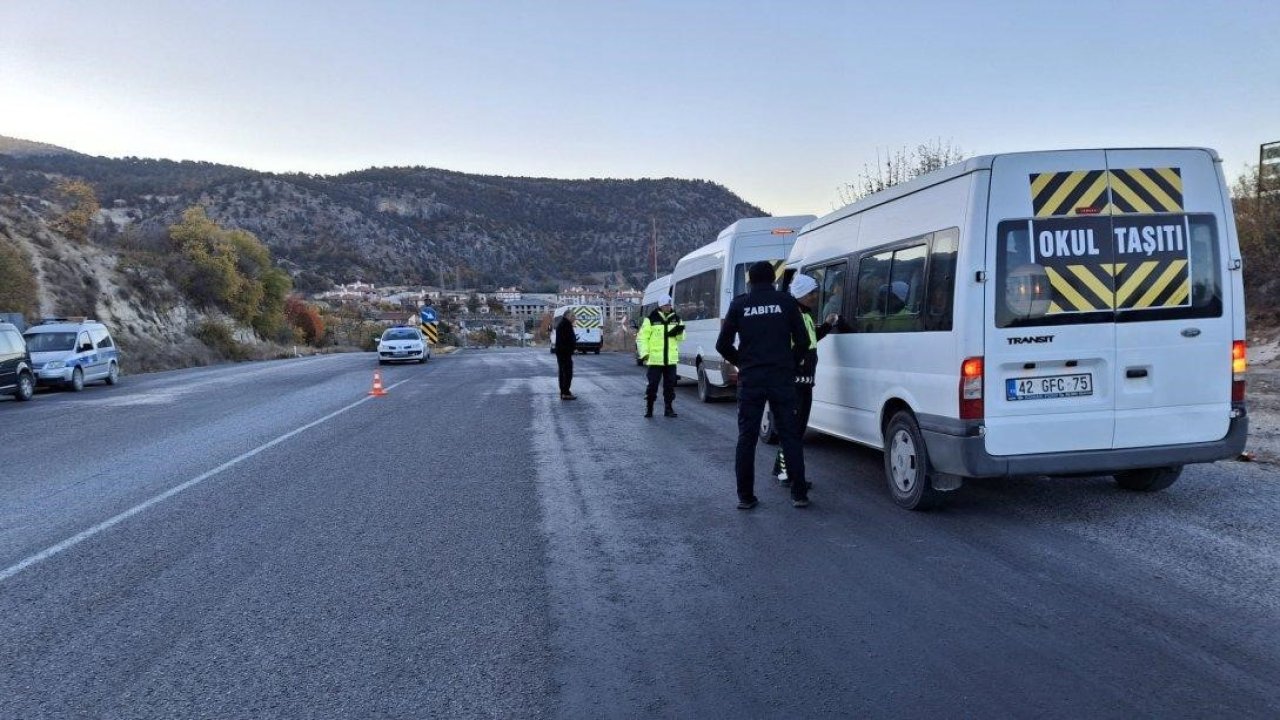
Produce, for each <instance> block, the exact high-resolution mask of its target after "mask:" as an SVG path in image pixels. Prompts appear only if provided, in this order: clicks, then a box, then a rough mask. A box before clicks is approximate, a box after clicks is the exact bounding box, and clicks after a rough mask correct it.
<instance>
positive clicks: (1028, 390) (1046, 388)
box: [1004, 373, 1093, 401]
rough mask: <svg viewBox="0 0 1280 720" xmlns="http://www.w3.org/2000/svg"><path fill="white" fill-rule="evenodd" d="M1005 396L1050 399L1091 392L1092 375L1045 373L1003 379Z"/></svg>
mask: <svg viewBox="0 0 1280 720" xmlns="http://www.w3.org/2000/svg"><path fill="white" fill-rule="evenodd" d="M1004 388H1005V393H1004V394H1005V398H1006V399H1008V400H1009V401H1014V400H1052V399H1054V398H1067V397H1080V396H1082V395H1092V394H1093V375H1091V374H1089V373H1081V374H1079V375H1045V376H1043V377H1029V378H1009V379H1007V380H1005V381H1004Z"/></svg>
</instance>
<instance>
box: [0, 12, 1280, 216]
mask: <svg viewBox="0 0 1280 720" xmlns="http://www.w3.org/2000/svg"><path fill="white" fill-rule="evenodd" d="M1278 41H1280V2H1276V0H1258V1H1253V0H1223V1H1222V2H1215V3H1207V2H1201V1H1182V0H1163V1H1160V2H1156V1H1154V0H1152V1H1136V0H1135V1H1133V2H1127V1H1126V0H1109V1H1108V2H1095V1H1094V0H1077V1H1075V2H1069V3H1048V2H1038V1H1036V0H992V1H990V2H981V0H978V1H977V2H970V3H962V2H915V1H912V0H897V1H895V2H854V1H849V2H835V1H829V2H821V1H813V0H787V1H778V2H767V1H763V0H723V1H712V0H671V1H667V0H649V1H645V0H631V1H622V0H594V1H586V0H536V1H533V0H529V1H526V0H510V1H506V0H471V1H462V0H414V1H408V0H406V1H403V2H394V1H392V0H361V2H351V1H343V2H331V1H329V0H279V1H275V0H220V1H219V2H206V3H195V2H177V1H170V2H163V1H161V0H130V2H127V3H119V2H105V1H103V0H96V1H90V0H80V1H71V0H0V135H8V136H11V137H19V138H23V139H27V140H36V141H41V142H48V143H53V144H55V145H61V146H63V147H67V148H70V149H73V150H77V151H80V152H85V153H89V154H91V155H105V156H110V157H124V156H137V157H159V158H170V159H175V160H206V161H211V162H218V163H226V164H232V165H238V166H242V167H249V168H254V169H257V170H266V171H277V172H294V171H299V172H308V173H323V174H329V173H337V172H344V171H349V170H357V169H362V168H366V167H370V166H390V165H401V166H402V165H424V166H429V167H439V168H446V169H450V170H458V171H462V172H469V173H482V174H494V175H522V176H539V177H558V178H589V177H614V178H639V177H681V178H696V179H705V180H711V181H714V182H717V183H720V184H722V185H724V186H726V187H728V188H729V189H730V190H732V191H733V192H735V193H737V194H738V195H740V196H742V197H743V198H744V199H746V200H747V201H749V202H751V203H753V204H755V205H757V206H759V207H761V208H763V209H764V210H766V211H767V212H770V213H772V214H777V215H785V214H807V213H813V214H818V215H821V214H824V213H826V212H829V211H831V210H832V209H833V208H835V207H837V206H838V205H839V197H840V194H839V188H840V187H841V186H842V185H843V184H845V183H850V182H856V181H857V180H858V178H859V177H860V176H861V175H862V174H863V173H865V172H866V171H867V168H868V166H869V165H874V164H875V163H876V160H877V157H879V156H884V155H887V154H889V153H892V152H895V151H897V150H899V149H902V148H907V147H911V148H913V147H915V146H917V145H919V144H921V143H939V142H940V143H944V144H950V145H951V146H953V147H956V148H959V149H960V150H962V151H963V152H964V153H965V154H967V155H983V154H988V153H998V152H1010V151H1020V150H1039V149H1055V148H1070V147H1117V146H1175V145H1176V146H1182V145H1194V146H1207V147H1212V148H1215V149H1216V150H1218V151H1219V153H1220V154H1221V155H1222V157H1223V160H1224V167H1225V170H1226V173H1227V176H1228V179H1234V178H1235V177H1236V176H1237V175H1239V174H1240V173H1241V172H1243V171H1244V169H1245V165H1246V164H1252V163H1256V162H1257V156H1258V145H1259V143H1263V142H1270V141H1277V140H1280V42H1278Z"/></svg>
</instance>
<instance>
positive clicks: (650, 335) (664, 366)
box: [636, 295, 684, 418]
mask: <svg viewBox="0 0 1280 720" xmlns="http://www.w3.org/2000/svg"><path fill="white" fill-rule="evenodd" d="M683 339H684V323H682V322H681V321H680V316H679V315H677V314H676V313H675V311H674V310H672V309H671V296H670V295H663V296H662V298H661V299H659V300H658V307H657V308H656V309H655V310H654V311H653V312H651V313H649V317H647V318H645V319H644V322H643V323H641V325H640V330H639V332H637V333H636V353H637V354H638V355H639V356H640V362H642V363H644V364H645V365H647V366H648V368H649V385H648V387H647V388H645V391H644V416H645V417H647V418H651V417H653V404H654V403H655V402H657V400H658V381H659V380H661V381H662V402H663V404H664V405H665V406H666V409H665V410H663V412H662V415H663V417H672V418H673V417H676V411H675V408H674V407H673V406H672V404H673V403H675V401H676V362H677V361H678V360H679V359H680V341H681V340H683Z"/></svg>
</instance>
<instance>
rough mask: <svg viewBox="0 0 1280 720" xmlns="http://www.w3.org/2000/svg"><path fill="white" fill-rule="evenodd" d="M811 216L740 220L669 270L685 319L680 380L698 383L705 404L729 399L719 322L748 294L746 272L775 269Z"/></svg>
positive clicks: (729, 371)
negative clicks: (764, 266)
mask: <svg viewBox="0 0 1280 720" xmlns="http://www.w3.org/2000/svg"><path fill="white" fill-rule="evenodd" d="M813 219H814V216H813V215H794V216H790V217H761V218H745V219H742V220H738V221H737V222H735V223H733V224H732V225H730V226H729V227H727V228H725V229H724V230H722V231H720V235H719V236H718V237H717V238H716V240H715V242H713V243H710V244H708V245H704V246H702V247H700V248H698V249H697V250H694V251H693V252H691V253H689V254H688V255H685V256H684V257H682V258H680V261H679V262H677V263H676V267H675V269H674V270H673V271H672V272H671V285H672V287H671V295H672V297H674V298H675V310H676V312H677V313H678V314H679V315H680V318H681V319H682V320H683V321H684V326H685V334H684V343H683V344H682V345H681V347H680V362H679V365H678V366H677V368H676V372H677V374H678V376H679V377H681V378H684V379H688V380H695V381H697V383H698V397H699V398H701V399H702V400H703V401H704V402H711V401H713V400H716V399H720V398H725V397H732V396H733V392H734V387H735V386H736V384H737V370H736V369H735V368H733V367H732V366H731V365H729V364H728V363H726V362H724V361H723V360H722V359H721V357H720V354H719V353H717V352H716V337H717V336H718V335H719V334H720V321H721V319H722V318H723V317H724V314H725V313H726V312H727V311H728V310H729V303H730V302H731V301H732V300H733V298H735V297H737V296H738V295H741V294H743V293H745V292H746V291H747V268H749V267H750V266H751V265H752V264H753V263H756V262H759V261H761V260H768V261H771V262H776V263H777V264H778V265H779V267H781V265H782V261H783V260H784V259H785V258H786V257H787V253H788V252H789V251H790V250H791V246H792V245H793V244H794V243H795V239H796V232H797V231H798V230H799V229H800V228H801V227H803V226H804V225H805V223H808V222H809V221H811V220H813Z"/></svg>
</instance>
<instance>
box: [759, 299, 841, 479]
mask: <svg viewBox="0 0 1280 720" xmlns="http://www.w3.org/2000/svg"><path fill="white" fill-rule="evenodd" d="M837 287H839V285H837ZM791 297H793V298H795V299H796V302H797V303H799V304H800V316H801V318H802V319H803V320H804V329H805V332H806V333H807V334H808V336H809V351H808V352H806V353H805V354H804V359H803V360H801V362H800V365H799V366H798V367H796V432H797V433H799V435H800V440H801V442H804V431H805V429H806V428H808V427H809V412H810V411H811V410H812V409H813V386H814V379H815V377H816V373H817V371H818V341H819V340H821V339H822V338H824V337H826V336H827V333H830V332H831V330H832V328H834V327H835V326H836V325H837V324H838V323H839V322H840V316H839V315H837V314H836V313H831V314H829V315H827V317H826V319H825V320H823V321H822V324H821V325H819V326H817V327H816V328H815V327H814V326H813V315H812V313H813V308H814V306H815V305H817V303H818V281H817V280H814V279H813V278H811V277H809V276H808V275H796V276H795V277H794V278H792V279H791ZM830 306H831V304H830V303H828V307H830ZM836 307H839V306H836ZM773 474H774V476H776V477H777V478H778V481H779V482H781V483H782V484H783V485H788V484H790V482H791V479H790V476H789V475H788V474H787V457H786V454H785V453H784V452H782V448H778V455H777V457H776V458H775V459H774V461H773Z"/></svg>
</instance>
